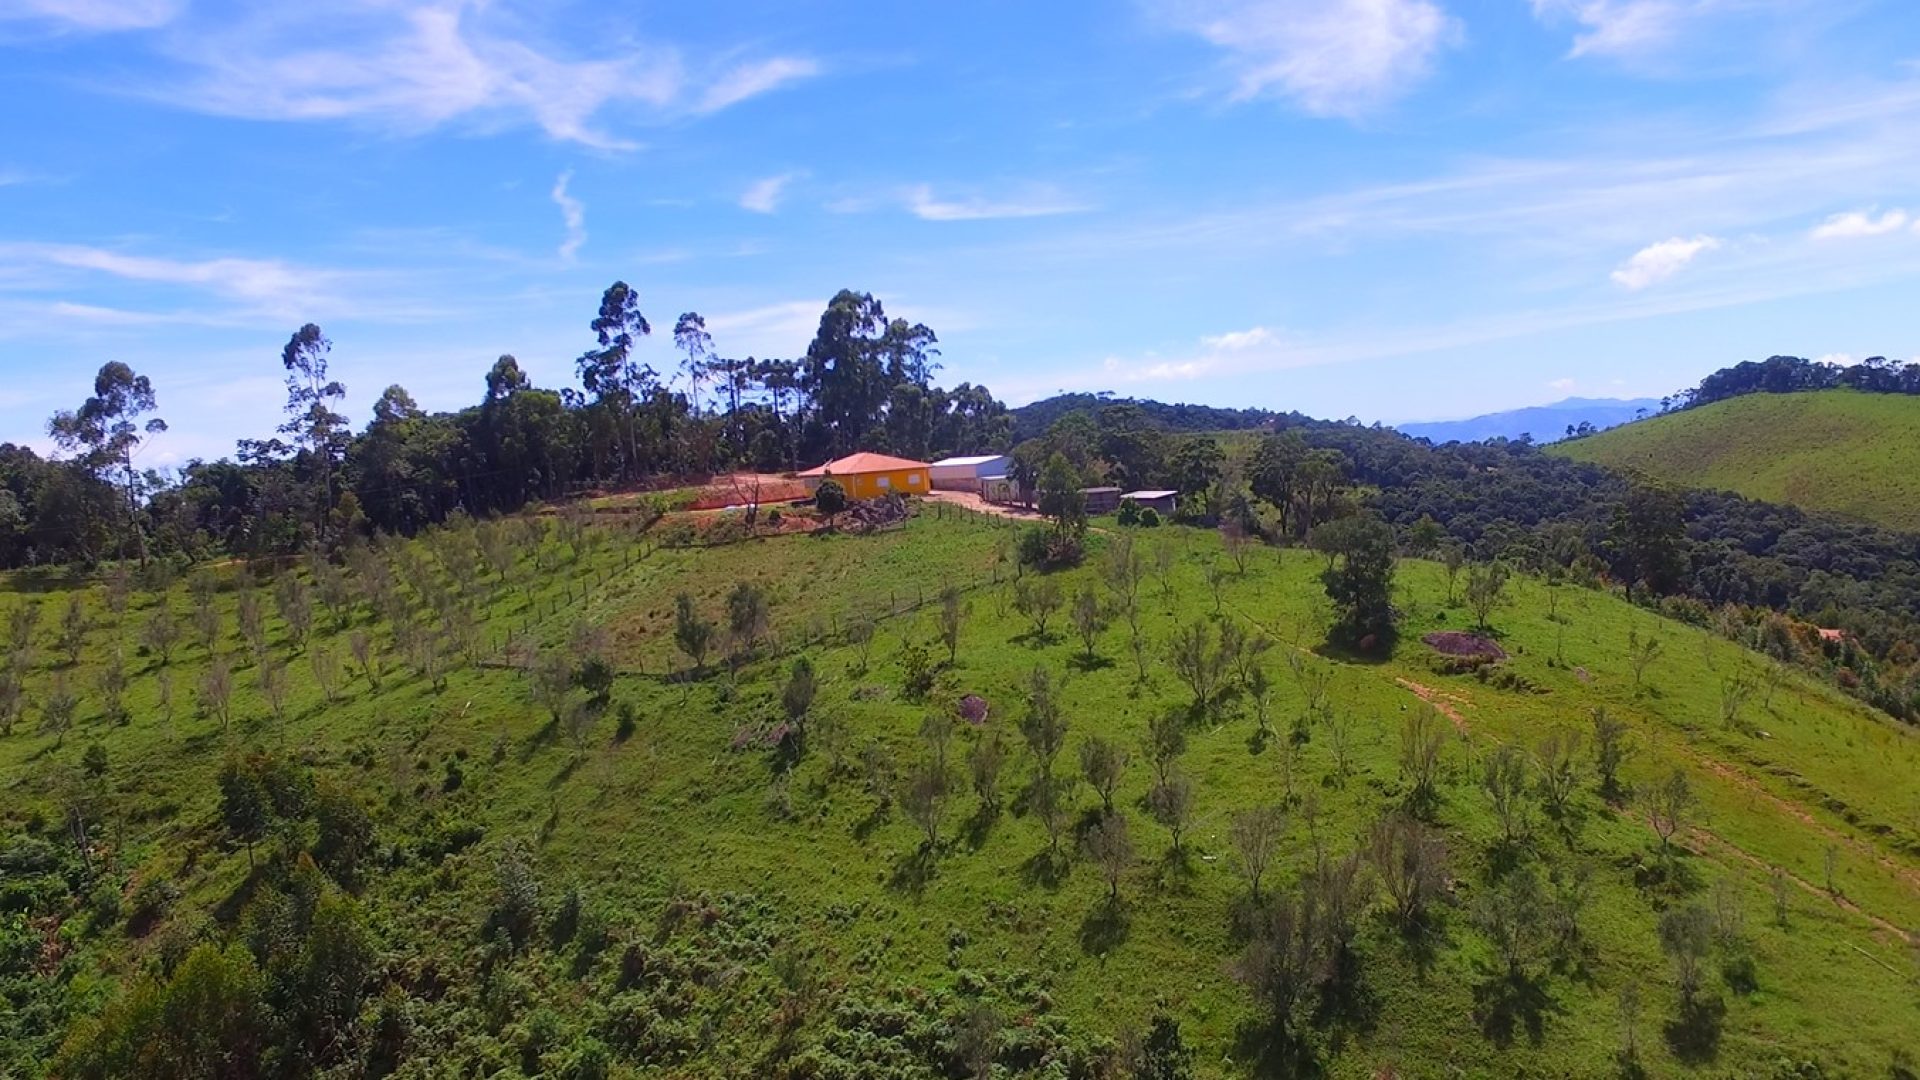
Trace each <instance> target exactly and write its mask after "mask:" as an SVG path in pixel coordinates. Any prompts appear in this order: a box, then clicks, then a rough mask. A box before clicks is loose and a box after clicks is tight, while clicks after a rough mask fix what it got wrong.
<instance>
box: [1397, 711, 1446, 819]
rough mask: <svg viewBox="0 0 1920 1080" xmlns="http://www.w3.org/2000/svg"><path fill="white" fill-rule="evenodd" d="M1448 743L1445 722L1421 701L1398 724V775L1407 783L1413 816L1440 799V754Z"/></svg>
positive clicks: (1430, 809) (1419, 814)
mask: <svg viewBox="0 0 1920 1080" xmlns="http://www.w3.org/2000/svg"><path fill="white" fill-rule="evenodd" d="M1446 742H1447V723H1446V721H1445V720H1444V719H1442V718H1441V716H1440V714H1439V712H1437V711H1435V709H1434V708H1433V706H1431V705H1427V704H1425V703H1424V702H1423V703H1422V704H1420V705H1418V706H1416V707H1415V708H1413V709H1412V710H1411V711H1409V712H1408V713H1407V718H1406V719H1405V720H1404V721H1402V722H1401V725H1400V775H1401V777H1402V778H1403V779H1405V780H1406V782H1407V809H1408V810H1409V811H1411V812H1412V813H1413V815H1414V816H1415V817H1425V816H1426V815H1428V814H1430V813H1431V812H1432V810H1433V807H1434V806H1435V804H1437V803H1438V802H1439V798H1440V791H1439V786H1438V785H1439V779H1440V755H1441V751H1442V750H1443V749H1444V748H1445V746H1446Z"/></svg>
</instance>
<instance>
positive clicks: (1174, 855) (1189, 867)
mask: <svg viewBox="0 0 1920 1080" xmlns="http://www.w3.org/2000/svg"><path fill="white" fill-rule="evenodd" d="M1197 876H1198V875H1197V873H1196V872H1195V870H1194V866H1193V856H1192V855H1191V854H1189V853H1188V852H1187V849H1185V848H1176V847H1168V848H1167V850H1166V853H1165V854H1163V855H1161V856H1160V858H1159V860H1158V861H1157V862H1156V863H1155V864H1154V884H1155V885H1157V886H1158V887H1159V888H1160V889H1161V890H1162V891H1164V892H1169V893H1176V894H1180V895H1185V894H1186V893H1189V892H1192V891H1193V881H1194V878H1195V877H1197Z"/></svg>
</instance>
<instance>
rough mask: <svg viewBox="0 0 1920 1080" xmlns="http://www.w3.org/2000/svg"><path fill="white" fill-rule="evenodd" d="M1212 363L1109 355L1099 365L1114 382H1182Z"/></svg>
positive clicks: (1198, 374)
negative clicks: (1140, 359) (1131, 358)
mask: <svg viewBox="0 0 1920 1080" xmlns="http://www.w3.org/2000/svg"><path fill="white" fill-rule="evenodd" d="M1212 368H1213V365H1212V364H1211V363H1210V362H1208V361H1206V360H1154V359H1151V358H1149V359H1147V360H1143V361H1137V362H1134V361H1127V360H1122V359H1121V358H1119V357H1117V356H1109V357H1107V359H1106V362H1105V363H1103V364H1102V365H1101V371H1102V372H1104V373H1105V374H1106V376H1107V377H1108V378H1110V379H1112V380H1113V381H1115V382H1122V383H1137V382H1183V381H1186V380H1189V379H1197V378H1199V377H1201V376H1202V375H1205V374H1207V372H1208V371H1210V370H1212Z"/></svg>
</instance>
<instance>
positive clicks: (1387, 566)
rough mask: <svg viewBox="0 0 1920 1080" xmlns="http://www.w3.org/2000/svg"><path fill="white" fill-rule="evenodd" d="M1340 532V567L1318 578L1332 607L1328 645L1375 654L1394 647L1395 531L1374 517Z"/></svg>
mask: <svg viewBox="0 0 1920 1080" xmlns="http://www.w3.org/2000/svg"><path fill="white" fill-rule="evenodd" d="M1349 520H1351V521H1352V524H1351V525H1348V526H1346V527H1344V528H1342V529H1341V530H1340V531H1339V533H1338V539H1339V546H1338V547H1336V548H1335V549H1334V551H1333V554H1334V555H1335V556H1337V557H1338V560H1339V562H1338V564H1337V565H1334V566H1330V567H1328V569H1327V570H1326V571H1325V572H1323V573H1322V574H1321V575H1320V582H1321V585H1322V586H1323V587H1324V588H1325V590H1326V594H1327V599H1328V600H1330V601H1332V603H1333V606H1334V622H1333V625H1332V626H1331V627H1329V628H1328V631H1327V636H1328V638H1329V639H1330V640H1332V641H1333V642H1335V643H1336V644H1339V645H1344V646H1346V647H1348V648H1352V649H1358V650H1360V651H1363V652H1374V651H1378V650H1382V649H1386V648H1389V647H1390V646H1391V645H1392V642H1393V636H1394V623H1395V621H1396V619H1397V618H1398V616H1397V615H1396V613H1395V611H1394V609H1393V570H1394V552H1393V529H1392V528H1390V527H1389V526H1388V525H1387V523H1386V522H1384V521H1381V520H1380V519H1379V518H1377V517H1374V516H1373V515H1371V514H1368V515H1364V516H1361V517H1356V518H1352V519H1349Z"/></svg>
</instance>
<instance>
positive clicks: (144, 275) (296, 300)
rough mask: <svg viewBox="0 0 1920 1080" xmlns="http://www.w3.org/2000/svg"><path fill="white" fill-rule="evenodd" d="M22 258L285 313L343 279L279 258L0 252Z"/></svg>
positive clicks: (20, 248)
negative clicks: (177, 287)
mask: <svg viewBox="0 0 1920 1080" xmlns="http://www.w3.org/2000/svg"><path fill="white" fill-rule="evenodd" d="M8 253H14V254H23V255H26V256H28V257H30V258H37V260H38V261H40V262H43V263H45V264H48V265H51V266H55V267H64V268H67V269H73V270H90V271H94V272H97V273H102V274H107V275H109V276H111V277H117V278H123V279H126V280H129V281H142V282H152V283H157V284H164V285H184V286H193V287H197V288H202V289H205V290H206V291H208V292H211V293H214V294H216V295H218V296H221V297H224V298H227V299H230V300H238V301H244V302H247V303H250V304H257V305H260V306H262V307H266V308H270V309H276V310H280V311H290V310H294V309H296V308H297V307H299V305H300V304H302V303H303V302H305V301H307V300H310V299H311V298H312V297H314V296H315V295H316V294H318V293H322V292H325V291H327V290H329V289H330V288H332V287H333V286H334V285H336V284H337V283H338V282H339V281H340V280H341V278H342V276H343V275H341V274H340V273H339V272H337V271H329V270H316V269H312V268H308V267H301V266H295V265H293V264H290V263H286V262H282V261H280V260H278V259H243V258H217V259H201V260H181V259H166V258H156V257H152V256H145V255H125V254H121V253H120V252H115V251H108V250H106V249H104V248H96V247H86V246H83V245H79V244H42V245H14V246H10V247H8V248H5V249H0V254H8Z"/></svg>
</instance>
